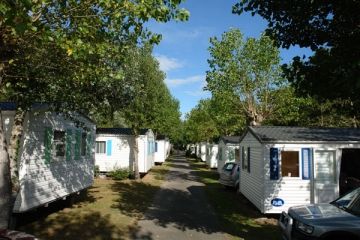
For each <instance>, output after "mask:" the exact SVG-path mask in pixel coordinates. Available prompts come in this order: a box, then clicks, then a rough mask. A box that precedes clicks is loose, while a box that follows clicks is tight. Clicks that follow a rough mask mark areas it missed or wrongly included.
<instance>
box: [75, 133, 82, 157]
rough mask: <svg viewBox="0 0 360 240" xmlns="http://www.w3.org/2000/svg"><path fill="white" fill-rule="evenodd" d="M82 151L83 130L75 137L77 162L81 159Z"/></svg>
mask: <svg viewBox="0 0 360 240" xmlns="http://www.w3.org/2000/svg"><path fill="white" fill-rule="evenodd" d="M80 150H81V130H76V137H75V160H79V159H80Z"/></svg>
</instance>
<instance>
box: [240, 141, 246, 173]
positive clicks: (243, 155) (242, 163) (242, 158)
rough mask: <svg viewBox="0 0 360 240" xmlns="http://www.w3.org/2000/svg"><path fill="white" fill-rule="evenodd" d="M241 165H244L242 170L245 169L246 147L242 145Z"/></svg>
mask: <svg viewBox="0 0 360 240" xmlns="http://www.w3.org/2000/svg"><path fill="white" fill-rule="evenodd" d="M241 166H242V170H244V169H245V147H244V146H242V147H241Z"/></svg>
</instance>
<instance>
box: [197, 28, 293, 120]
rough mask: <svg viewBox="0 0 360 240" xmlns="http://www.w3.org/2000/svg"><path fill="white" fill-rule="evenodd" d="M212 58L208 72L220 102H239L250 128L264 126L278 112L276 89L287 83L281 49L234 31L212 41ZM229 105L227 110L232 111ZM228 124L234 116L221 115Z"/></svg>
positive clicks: (263, 40) (207, 87)
mask: <svg viewBox="0 0 360 240" xmlns="http://www.w3.org/2000/svg"><path fill="white" fill-rule="evenodd" d="M210 44H211V46H210V47H208V50H209V52H210V56H211V59H209V60H208V63H209V66H210V68H211V70H210V71H207V72H206V81H207V86H206V87H205V88H204V89H205V90H209V91H211V93H212V95H213V96H214V95H215V96H216V98H217V101H221V100H223V99H224V100H225V101H230V102H232V101H235V102H237V104H235V105H234V107H239V109H236V110H238V112H239V114H241V115H242V116H243V119H245V121H246V124H247V125H261V123H262V122H263V121H265V120H266V119H268V118H270V117H271V115H273V114H274V112H275V109H276V107H277V106H276V105H275V103H276V101H275V100H276V99H277V98H279V97H281V96H278V95H276V89H277V88H278V87H281V86H284V85H285V84H286V82H285V81H284V79H283V78H282V77H281V69H280V65H279V62H280V57H279V50H278V49H277V48H276V47H274V46H273V42H272V41H271V40H270V39H269V38H268V37H266V36H264V35H262V36H261V38H260V39H255V38H247V39H246V41H244V39H243V35H242V33H241V31H240V29H236V28H231V29H230V31H228V32H224V33H223V35H222V38H221V39H220V40H219V39H217V38H216V37H214V38H210ZM229 110H230V109H229V105H228V106H227V111H228V112H229ZM221 117H222V118H223V119H222V120H221V122H228V121H230V119H231V118H233V116H232V115H226V114H223V115H221Z"/></svg>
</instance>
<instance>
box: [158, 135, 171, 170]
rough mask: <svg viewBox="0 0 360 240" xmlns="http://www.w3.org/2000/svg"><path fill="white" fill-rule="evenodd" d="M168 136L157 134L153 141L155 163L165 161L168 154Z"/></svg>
mask: <svg viewBox="0 0 360 240" xmlns="http://www.w3.org/2000/svg"><path fill="white" fill-rule="evenodd" d="M169 142H170V141H169V138H168V137H166V136H165V135H158V136H157V138H156V141H155V160H154V162H155V164H162V163H163V162H165V160H166V158H167V157H168V154H169V144H168V143H169Z"/></svg>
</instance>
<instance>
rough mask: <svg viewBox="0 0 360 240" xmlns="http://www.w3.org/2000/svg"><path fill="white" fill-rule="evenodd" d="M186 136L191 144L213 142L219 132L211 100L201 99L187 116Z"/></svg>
mask: <svg viewBox="0 0 360 240" xmlns="http://www.w3.org/2000/svg"><path fill="white" fill-rule="evenodd" d="M185 117H186V135H187V138H188V139H189V140H190V142H198V141H205V140H206V141H209V142H210V141H212V140H213V139H214V138H216V137H219V132H218V130H217V127H216V123H215V122H214V119H213V116H212V112H211V99H210V98H208V99H201V100H200V101H199V103H198V104H197V105H196V106H195V108H193V109H191V111H190V113H188V114H187V115H186V116H185Z"/></svg>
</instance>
